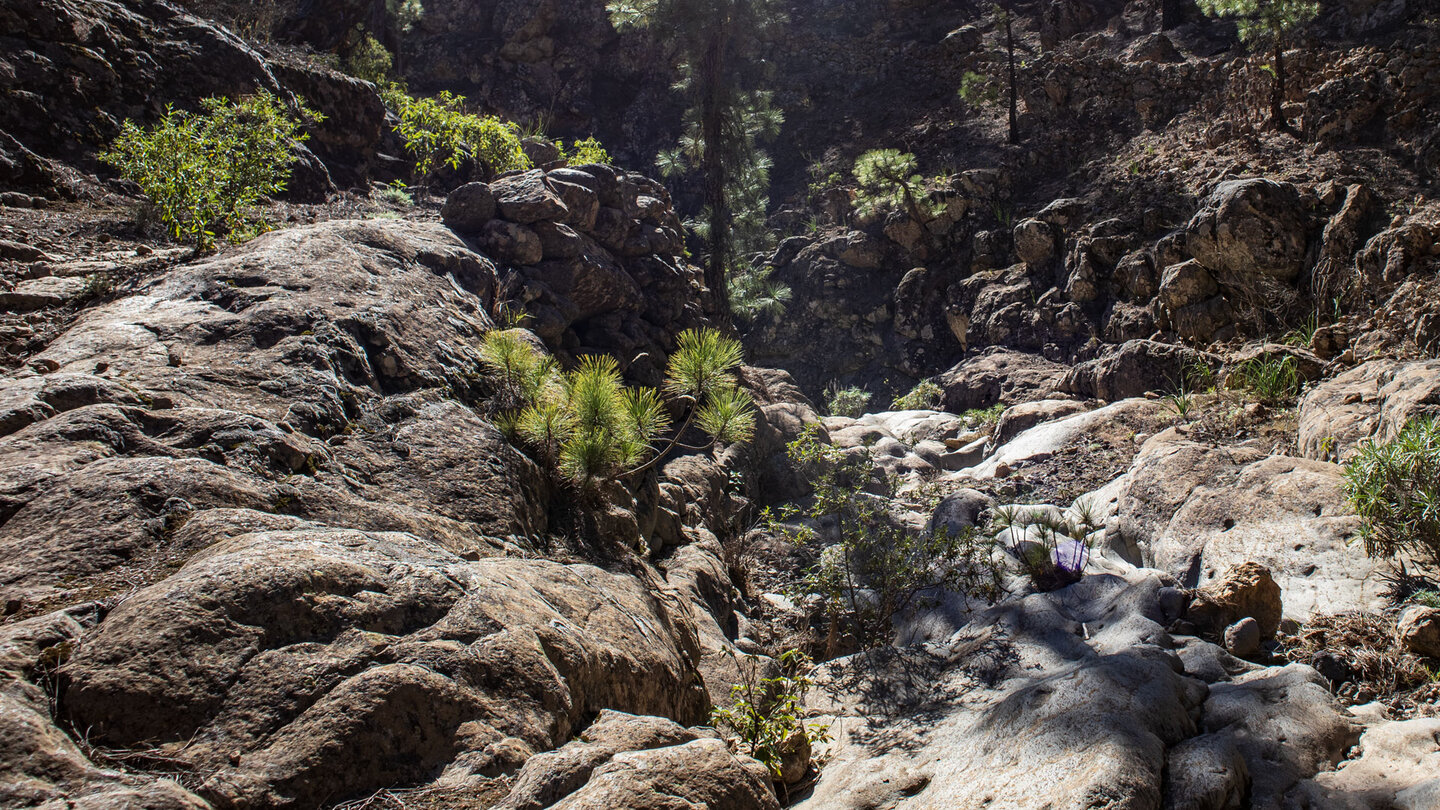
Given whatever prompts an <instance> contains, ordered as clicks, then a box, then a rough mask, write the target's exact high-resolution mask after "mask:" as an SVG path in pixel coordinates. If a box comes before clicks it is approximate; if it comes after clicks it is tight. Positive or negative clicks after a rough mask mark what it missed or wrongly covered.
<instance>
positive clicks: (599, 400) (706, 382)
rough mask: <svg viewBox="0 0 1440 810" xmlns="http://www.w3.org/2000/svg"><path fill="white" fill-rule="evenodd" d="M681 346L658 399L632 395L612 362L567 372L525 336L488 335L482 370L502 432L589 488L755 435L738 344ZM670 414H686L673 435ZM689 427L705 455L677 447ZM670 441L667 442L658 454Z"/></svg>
mask: <svg viewBox="0 0 1440 810" xmlns="http://www.w3.org/2000/svg"><path fill="white" fill-rule="evenodd" d="M678 344H679V345H678V347H677V349H676V351H675V353H674V354H672V355H671V357H670V362H669V365H668V366H667V368H666V378H665V384H664V386H663V387H662V388H660V389H655V388H649V387H644V386H627V385H625V383H624V380H623V379H622V378H621V375H620V368H619V366H618V365H617V364H616V362H615V360H614V358H612V357H609V356H604V355H587V356H584V357H582V358H580V361H579V363H578V364H577V365H576V367H575V368H573V369H570V370H568V371H562V370H561V369H560V367H559V364H558V363H556V362H555V359H554V358H553V357H550V356H548V355H545V354H544V353H542V352H541V351H540V350H539V349H537V348H536V347H535V346H533V345H531V343H530V342H528V341H527V340H526V338H525V333H524V332H522V331H519V330H497V331H493V332H490V333H488V334H486V336H485V338H484V339H483V341H482V343H481V362H482V363H483V364H484V365H485V366H486V367H487V368H488V369H490V370H491V371H492V372H493V373H494V374H495V375H496V376H497V377H498V378H499V381H500V390H499V393H498V394H497V396H496V400H495V404H496V406H497V408H498V409H499V413H500V415H499V417H498V419H497V421H498V423H499V424H500V426H501V428H502V429H503V430H505V431H506V432H507V433H508V434H510V435H512V436H514V437H515V438H517V439H518V440H520V441H521V442H523V443H524V444H525V445H527V446H529V447H530V448H531V449H532V450H534V452H535V454H536V456H537V457H538V460H540V461H542V462H544V463H547V464H549V465H551V466H553V467H554V468H555V469H556V470H558V471H559V472H560V474H561V475H563V476H564V477H566V478H568V479H570V480H572V481H575V482H577V483H587V482H592V481H595V480H608V479H614V478H618V477H621V476H624V475H628V474H631V473H634V472H638V471H640V470H643V469H645V468H646V467H648V466H649V464H651V463H654V461H656V460H658V459H659V458H660V457H662V456H664V455H665V454H666V453H667V452H669V451H670V450H671V449H673V448H674V447H676V446H684V447H686V448H687V449H704V448H705V447H708V446H713V445H715V444H734V443H738V442H744V441H748V440H749V439H750V437H751V436H752V435H753V434H754V431H755V409H754V405H753V403H752V401H751V399H750V396H749V394H747V393H746V392H745V391H743V390H741V389H740V387H739V386H738V385H737V384H736V379H735V370H736V369H737V368H739V366H740V364H741V362H742V359H743V357H742V354H741V350H740V344H739V343H738V342H736V341H735V340H732V339H730V338H727V337H725V336H724V335H721V334H720V333H719V332H717V331H715V330H712V329H698V330H689V331H686V332H684V333H682V334H681V335H680V337H679V341H678ZM671 404H675V405H677V406H679V407H680V408H681V409H682V410H683V412H684V414H685V416H684V421H683V422H682V424H681V425H680V426H679V428H678V429H676V430H673V431H672V428H673V427H674V426H673V424H672V420H671V416H670V405H671ZM692 424H693V425H694V426H695V427H697V428H699V429H700V430H701V431H702V432H703V433H704V434H706V436H708V437H709V444H708V445H705V446H702V447H690V446H688V445H680V439H681V437H682V436H683V434H684V433H685V431H686V429H688V428H689V427H690V426H691V425H692ZM666 435H670V436H671V438H670V440H669V442H668V443H667V444H666V445H665V446H664V447H660V446H657V445H659V443H660V441H661V438H662V437H664V436H666Z"/></svg>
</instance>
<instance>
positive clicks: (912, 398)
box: [890, 380, 945, 411]
mask: <svg viewBox="0 0 1440 810" xmlns="http://www.w3.org/2000/svg"><path fill="white" fill-rule="evenodd" d="M944 396H945V391H944V389H942V388H941V387H940V386H939V385H937V384H936V383H934V382H933V381H931V380H921V381H920V383H919V384H917V385H916V386H915V387H914V388H911V389H910V391H909V393H907V394H904V395H902V396H898V397H896V398H895V401H894V402H892V403H890V410H892V411H931V410H934V409H936V408H938V407H940V400H941V398H942V397H944Z"/></svg>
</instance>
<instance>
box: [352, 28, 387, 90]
mask: <svg viewBox="0 0 1440 810" xmlns="http://www.w3.org/2000/svg"><path fill="white" fill-rule="evenodd" d="M394 64H395V63H394V59H393V58H391V56H390V51H389V50H387V49H386V48H385V46H384V45H381V44H380V40H378V39H376V38H375V37H374V36H373V35H371V34H366V35H365V38H364V39H362V40H360V44H359V45H356V46H355V49H354V50H352V51H351V52H350V56H349V57H348V58H347V59H346V60H345V69H346V72H348V73H349V74H350V75H351V76H354V77H355V78H357V79H364V80H365V81H367V82H373V83H375V84H377V85H384V84H385V83H386V82H387V81H389V79H390V69H391V68H392V67H394Z"/></svg>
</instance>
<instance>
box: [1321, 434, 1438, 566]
mask: <svg viewBox="0 0 1440 810" xmlns="http://www.w3.org/2000/svg"><path fill="white" fill-rule="evenodd" d="M1345 491H1346V494H1347V495H1348V496H1349V499H1350V503H1351V505H1352V506H1354V507H1355V512H1356V514H1358V515H1359V516H1360V520H1361V527H1360V536H1361V538H1363V539H1364V541H1365V551H1366V553H1368V554H1370V555H1371V556H1377V557H1394V556H1395V555H1397V554H1399V553H1401V552H1414V553H1416V554H1420V555H1424V556H1428V557H1429V558H1430V560H1431V561H1432V562H1435V563H1440V420H1436V419H1433V418H1423V419H1417V420H1414V421H1412V422H1411V423H1410V424H1408V425H1406V426H1405V429H1404V430H1402V431H1400V434H1399V435H1398V436H1396V437H1395V438H1394V439H1393V440H1391V441H1388V442H1365V443H1362V444H1361V445H1360V448H1359V453H1357V454H1356V456H1355V458H1353V459H1352V460H1351V461H1350V462H1349V463H1348V464H1346V465H1345Z"/></svg>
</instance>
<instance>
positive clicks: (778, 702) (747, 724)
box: [710, 650, 830, 781]
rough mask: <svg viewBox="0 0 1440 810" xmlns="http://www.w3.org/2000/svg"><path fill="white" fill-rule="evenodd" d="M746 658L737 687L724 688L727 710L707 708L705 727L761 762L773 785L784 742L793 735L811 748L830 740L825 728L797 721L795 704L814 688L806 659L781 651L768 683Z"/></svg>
mask: <svg viewBox="0 0 1440 810" xmlns="http://www.w3.org/2000/svg"><path fill="white" fill-rule="evenodd" d="M746 658H747V661H746V663H745V665H741V666H740V667H739V669H740V677H741V681H740V683H737V684H735V685H733V686H731V687H730V701H731V702H730V705H728V706H716V707H715V708H714V709H712V710H711V711H710V722H711V723H712V724H713V725H714V726H715V727H716V728H718V729H720V730H722V731H729V732H730V733H732V734H734V735H735V736H736V737H737V738H739V740H740V746H741V749H742V750H743V751H744V752H745V753H746V754H749V755H750V756H752V757H754V758H755V759H757V760H759V761H761V762H763V763H765V765H766V766H767V767H768V768H769V769H770V773H771V774H772V775H773V776H774V778H775V779H776V780H777V781H778V780H779V779H780V778H781V766H782V763H783V761H784V758H785V755H786V753H787V751H786V748H787V743H789V741H790V739H791V738H792V737H794V736H795V734H796V732H799V733H800V734H803V735H804V736H805V741H806V742H807V743H809V744H811V745H813V744H815V743H817V742H823V741H825V740H828V739H829V738H830V734H829V729H830V727H829V726H828V725H826V724H823V723H805V722H804V720H803V718H804V710H803V707H802V705H801V701H802V700H803V699H804V697H805V692H806V691H808V690H809V689H810V687H811V686H812V685H813V683H814V682H813V681H812V680H811V678H810V672H811V670H812V669H813V668H814V667H813V666H812V664H811V662H810V658H809V657H808V656H806V655H805V654H804V653H802V652H799V651H798V650H789V651H787V652H786V653H784V654H783V655H781V656H780V661H779V664H780V674H779V675H777V676H775V677H772V678H760V677H758V674H759V673H758V671H759V660H758V658H757V657H756V656H753V655H747V656H746Z"/></svg>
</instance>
